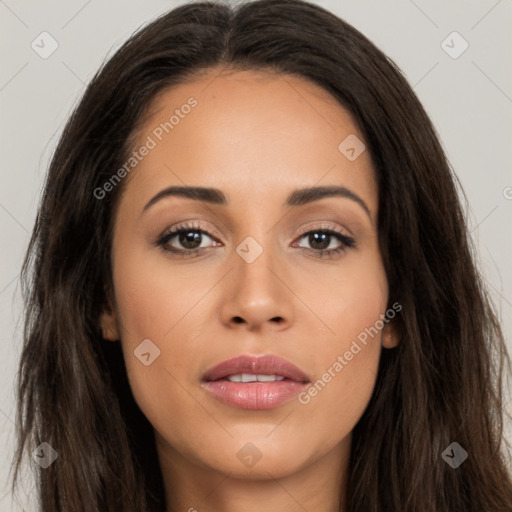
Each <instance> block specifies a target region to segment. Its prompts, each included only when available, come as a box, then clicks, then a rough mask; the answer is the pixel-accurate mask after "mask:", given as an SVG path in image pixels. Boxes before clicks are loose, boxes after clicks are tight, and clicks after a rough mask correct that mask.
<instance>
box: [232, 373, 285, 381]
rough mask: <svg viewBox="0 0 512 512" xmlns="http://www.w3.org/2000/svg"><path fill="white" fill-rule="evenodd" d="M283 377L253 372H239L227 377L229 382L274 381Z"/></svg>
mask: <svg viewBox="0 0 512 512" xmlns="http://www.w3.org/2000/svg"><path fill="white" fill-rule="evenodd" d="M283 379H284V377H282V376H281V375H254V374H253V373H239V374H237V375H230V376H229V377H228V380H229V381H230V382H274V381H277V380H283Z"/></svg>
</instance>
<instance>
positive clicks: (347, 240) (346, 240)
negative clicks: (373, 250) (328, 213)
mask: <svg viewBox="0 0 512 512" xmlns="http://www.w3.org/2000/svg"><path fill="white" fill-rule="evenodd" d="M189 232H196V233H201V234H205V235H207V236H208V237H210V238H212V239H214V237H213V236H212V235H210V234H209V233H208V232H207V231H205V230H203V229H201V227H200V226H199V225H197V224H192V225H189V224H182V225H180V226H178V227H175V228H173V229H172V230H170V231H167V232H164V233H163V234H162V235H160V237H159V238H158V240H156V242H155V245H156V246H157V247H161V249H162V250H163V251H166V252H170V253H173V254H175V255H177V256H179V257H182V258H186V257H194V255H197V253H198V252H199V251H201V250H202V249H209V247H199V248H196V249H175V248H172V247H166V244H167V243H168V242H169V241H170V240H172V239H173V238H174V237H175V236H177V235H179V234H181V233H189ZM311 233H322V234H324V235H328V236H334V237H336V238H337V239H338V240H339V241H340V242H341V245H340V247H338V248H337V249H329V250H326V249H321V250H318V249H308V248H307V247H300V249H303V250H304V251H306V252H308V253H310V252H313V253H316V254H315V255H314V257H316V258H333V257H335V256H337V255H338V254H341V253H344V252H345V251H347V250H348V249H353V248H356V247H357V243H356V241H355V240H354V239H353V238H351V237H349V236H347V235H345V234H343V233H341V232H339V231H337V230H334V229H332V228H331V227H325V226H320V227H318V228H316V229H310V230H307V231H304V232H302V233H301V234H300V235H299V239H302V238H304V236H306V235H309V234H311Z"/></svg>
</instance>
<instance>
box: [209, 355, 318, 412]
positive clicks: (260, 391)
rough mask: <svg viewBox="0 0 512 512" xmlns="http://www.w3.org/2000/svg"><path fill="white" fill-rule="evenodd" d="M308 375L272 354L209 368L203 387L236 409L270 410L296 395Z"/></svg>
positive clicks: (223, 363) (225, 362)
mask: <svg viewBox="0 0 512 512" xmlns="http://www.w3.org/2000/svg"><path fill="white" fill-rule="evenodd" d="M309 383H310V379H309V378H308V376H307V375H306V374H305V373H304V372H303V371H302V370H300V369H299V368H297V367H296V366H295V365H293V364H292V363H290V362H289V361H287V360H285V359H282V358H280V357H277V356H273V355H265V356H245V355H243V356H239V357H236V358H233V359H229V360H227V361H224V362H222V363H220V364H218V365H217V366H214V367H213V368H211V369H209V370H208V371H207V372H206V373H205V374H204V376H203V379H202V385H203V387H204V388H205V389H206V390H207V391H208V392H209V393H210V394H211V395H213V397H215V398H216V399H218V400H220V401H221V402H223V403H224V404H227V405H229V406H231V407H237V408H240V409H253V410H254V409H259V410H261V409H272V408H274V407H278V406H279V405H281V404H283V403H284V402H286V401H288V400H289V399H290V398H292V397H293V396H295V395H297V394H298V393H300V391H301V390H303V389H304V387H306V386H307V385H308V384H309Z"/></svg>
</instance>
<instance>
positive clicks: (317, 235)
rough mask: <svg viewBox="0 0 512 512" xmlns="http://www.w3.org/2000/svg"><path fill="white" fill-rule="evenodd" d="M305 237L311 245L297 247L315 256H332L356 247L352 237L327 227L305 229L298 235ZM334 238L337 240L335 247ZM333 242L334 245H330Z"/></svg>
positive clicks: (301, 237)
mask: <svg viewBox="0 0 512 512" xmlns="http://www.w3.org/2000/svg"><path fill="white" fill-rule="evenodd" d="M306 237H307V242H308V243H309V244H310V246H311V247H302V246H299V247H301V248H302V249H304V250H305V251H307V252H309V253H311V254H312V255H313V256H315V257H317V258H325V257H327V258H332V257H334V256H336V255H338V254H341V253H343V252H345V251H347V250H348V249H353V248H355V247H357V244H356V241H355V240H354V239H353V238H352V237H349V236H347V235H345V234H344V233H341V232H340V231H337V230H334V229H332V228H327V227H321V228H318V229H313V230H310V231H306V232H305V233H303V234H302V235H301V236H300V239H303V238H306ZM336 240H337V241H338V246H337V247H336ZM333 243H334V245H335V247H334V248H333V247H332V244H333Z"/></svg>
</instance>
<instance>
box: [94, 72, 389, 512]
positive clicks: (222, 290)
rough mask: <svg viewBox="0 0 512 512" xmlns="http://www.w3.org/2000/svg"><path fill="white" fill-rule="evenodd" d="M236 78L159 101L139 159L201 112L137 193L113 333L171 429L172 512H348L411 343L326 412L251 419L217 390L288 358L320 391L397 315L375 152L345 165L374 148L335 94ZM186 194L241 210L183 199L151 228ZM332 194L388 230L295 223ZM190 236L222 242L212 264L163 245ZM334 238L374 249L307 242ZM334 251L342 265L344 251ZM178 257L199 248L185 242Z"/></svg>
mask: <svg viewBox="0 0 512 512" xmlns="http://www.w3.org/2000/svg"><path fill="white" fill-rule="evenodd" d="M220 72H221V70H220V68H217V69H214V70H209V71H207V72H206V73H203V74H201V75H198V76H197V77H196V78H195V79H194V80H193V81H192V82H189V83H187V84H183V85H180V86H177V87H173V88H172V89H167V90H165V91H164V92H163V93H161V94H159V95H158V96H157V97H156V98H155V100H154V101H153V103H152V105H151V108H150V109H149V115H148V116H147V117H146V118H145V119H144V122H143V123H142V125H141V127H140V130H139V131H138V132H137V138H136V143H135V144H134V147H135V148H139V147H140V146H141V145H142V144H144V142H145V141H146V140H147V137H148V135H151V133H152V132H153V130H154V129H155V127H157V126H158V125H159V124H160V123H161V122H163V121H166V120H168V118H169V116H170V115H171V114H172V112H173V111H174V110H175V109H176V108H180V107H181V106H182V105H183V104H185V103H186V101H187V99H188V98H189V97H191V96H192V97H194V98H195V99H196V100H197V102H198V104H197V106H196V107H195V108H194V109H192V111H191V112H190V113H189V114H188V115H187V116H185V117H184V118H183V119H180V122H179V124H178V125H177V126H175V127H174V129H173V130H172V132H170V133H169V134H166V135H165V136H164V137H163V139H162V141H161V142H158V144H157V146H156V147H155V148H154V149H152V150H151V151H150V152H149V154H148V155H147V156H145V157H144V158H143V159H142V161H141V162H140V163H139V164H138V165H137V166H136V169H135V170H133V171H132V173H131V174H130V175H129V176H128V177H127V178H125V182H124V183H123V186H124V187H125V188H124V192H123V195H122V198H121V201H120V203H119V208H118V210H117V211H116V217H115V228H114V234H113V242H112V269H113V282H114V297H112V298H111V305H112V309H111V311H106V312H105V313H104V314H103V316H102V319H101V323H102V327H103V329H104V332H105V333H106V334H105V336H107V337H110V338H111V339H120V340H121V343H122V349H123V354H124V359H125V364H126V368H127V372H128V377H129V381H130V386H131V389H132V392H133V395H134V397H135V400H136V402H137V403H138V405H139V407H140V409H141V410H142V412H143V413H144V414H145V415H146V416H147V418H148V419H149V421H150V422H151V424H152V425H153V427H154V429H155V435H156V441H157V451H158V454H159V460H160V464H161V468H162V472H163V477H164V483H165V488H166V496H167V501H168V511H169V512H170V511H178V510H190V511H192V510H194V509H195V510H197V511H199V512H202V511H212V512H213V511H223V512H235V511H240V510H244V511H245V512H251V511H258V512H259V511H261V510H267V511H270V512H272V511H278V510H279V511H282V510H287V511H292V512H295V511H303V510H304V509H306V510H322V511H323V512H334V511H338V510H340V507H343V504H344V502H345V482H346V477H347V468H348V457H349V451H350V443H351V431H352V429H353V428H354V426H355V424H356V423H357V421H358V420H359V418H360V417H361V415H362V414H363V412H364V410H365V408H366V406H367V404H368V402H369V399H370V397H371V394H372V391H373V388H374V385H375V378H376V373H377V367H378V362H379V357H380V353H381V349H382V347H383V346H384V347H386V348H390V347H393V346H396V344H397V342H398V339H397V332H396V327H395V325H394V322H393V321H392V322H390V323H387V324H386V325H385V327H384V329H383V330H382V331H380V332H379V334H378V335H376V336H375V337H373V338H371V339H370V341H369V343H368V344H367V345H366V346H364V348H363V349H362V350H361V351H360V352H359V353H358V354H357V355H355V356H354V357H353V359H352V360H351V361H350V362H348V364H347V365H346V366H344V368H343V369H342V371H341V372H339V373H338V374H336V377H335V378H332V380H331V381H330V382H329V383H328V384H327V385H326V386H325V387H324V388H323V389H322V391H321V392H319V393H318V394H317V395H316V396H315V397H314V398H312V399H311V401H310V402H309V403H308V404H301V403H299V401H298V400H297V398H296V397H295V398H292V399H291V400H289V401H287V402H286V403H284V404H282V405H281V406H279V407H277V408H275V409H270V410H259V411H251V410H244V409H238V408H234V407H230V406H228V405H225V404H223V403H221V402H219V401H218V400H217V399H216V398H215V397H213V396H211V395H210V394H209V393H207V392H206V391H205V390H204V389H203V387H202V386H201V378H202V376H203V374H204V373H205V371H206V370H207V369H209V368H211V367H212V366H214V365H216V364H218V363H219V362H221V361H224V360H226V359H229V358H232V357H234V356H238V355H240V354H255V355H259V354H276V355H279V356H281V357H283V358H285V359H287V360H289V361H290V362H292V363H293V364H295V365H296V366H298V367H299V368H300V369H302V370H303V371H304V372H305V373H306V374H307V375H308V376H310V377H311V381H312V382H315V381H316V380H317V379H319V378H320V377H321V376H322V374H324V373H325V372H326V371H327V370H328V368H330V367H332V366H333V364H334V363H335V362H336V360H337V357H338V356H339V355H343V354H344V353H345V352H346V351H347V350H349V348H350V346H351V343H352V342H353V340H355V339H356V338H357V336H358V334H360V333H361V332H362V331H364V329H365V328H368V327H370V326H373V325H375V323H376V321H377V320H378V319H379V318H380V316H379V315H381V314H384V313H385V312H386V306H387V300H388V292H389V290H388V285H387V279H386V274H385V271H384V267H383V263H382V259H381V254H380V250H379V245H378V236H377V218H378V217H377V216H378V211H377V207H378V188H377V183H376V180H375V173H374V169H373V167H372V162H371V160H370V156H369V153H368V151H364V152H363V153H362V154H361V155H360V156H359V157H358V158H357V159H356V160H355V161H349V160H348V159H347V158H346V157H345V156H344V155H343V154H342V153H341V152H340V150H339V149H338V145H339V144H340V142H341V141H343V140H344V139H345V138H346V137H347V136H348V135H349V134H355V135H356V136H357V137H358V138H359V139H360V140H363V136H362V135H361V132H360V131H359V129H358V127H357V126H356V124H355V123H354V121H353V119H352V118H351V116H350V115H349V114H348V112H347V111H346V110H345V109H343V108H342V107H341V106H340V105H339V104H338V103H337V102H336V101H335V100H334V99H333V98H332V97H331V96H330V95H329V94H328V93H327V92H326V91H324V90H323V89H322V88H320V87H318V86H316V85H315V84H312V83H310V82H308V81H306V80H303V79H300V78H297V77H292V76H290V75H282V76H277V75H271V74H266V73H262V72H256V71H235V72H233V71H227V70H222V73H221V74H219V73H220ZM170 185H178V186H183V185H197V186H203V187H215V188H219V189H221V190H222V191H223V192H224V194H225V195H226V197H227V199H228V204H227V205H213V204H208V203H206V202H204V201H195V200H192V199H188V198H182V197H181V198H180V197H167V198H164V199H161V200H160V201H158V202H156V203H155V204H153V205H152V206H151V207H150V208H148V209H147V210H146V211H145V212H144V213H142V211H143V208H144V205H145V204H146V203H147V202H148V201H149V200H150V199H151V198H152V197H153V196H155V194H157V193H158V192H159V191H160V190H162V189H164V188H166V187H168V186H170ZM321 185H322V186H323V185H339V186H344V187H347V188H349V189H350V190H351V191H353V192H354V193H355V194H357V195H358V196H359V197H360V198H361V199H362V200H363V201H364V202H365V203H366V205H367V206H368V208H369V211H370V215H368V214H367V213H366V212H365V210H364V209H363V208H362V207H361V206H360V205H359V204H358V203H357V202H355V201H353V200H351V199H349V198H341V197H330V198H323V199H321V200H319V201H315V202H312V203H310V204H306V205H302V206H294V207H286V206H283V203H284V201H285V199H286V198H287V196H288V195H289V194H290V193H291V192H292V191H293V190H295V189H298V188H303V187H308V186H321ZM183 221H187V222H188V223H189V224H190V223H191V222H194V223H199V224H200V227H201V229H203V230H205V231H207V232H208V235H204V234H203V235H202V239H201V244H200V245H201V247H207V248H206V249H202V251H203V252H202V253H199V255H198V256H195V257H194V256H192V257H190V256H189V257H187V258H180V257H178V256H176V255H173V254H172V253H169V252H165V251H164V250H163V249H162V247H158V246H156V245H155V241H156V240H157V239H158V238H159V236H160V235H161V234H162V233H163V232H164V231H166V230H167V229H169V228H173V227H176V226H179V223H182V222H183ZM320 227H324V228H325V227H328V228H331V229H335V230H341V231H342V232H343V233H344V234H346V235H348V236H351V237H353V238H354V239H355V240H356V242H357V247H356V248H348V249H347V250H346V251H345V252H342V253H340V254H338V255H335V256H334V257H332V258H319V257H318V252H319V249H315V248H314V246H312V245H311V241H310V240H308V236H307V235H306V236H304V235H302V234H301V230H304V231H306V230H307V231H311V230H315V229H316V231H315V232H317V231H318V229H319V228H320ZM306 228H307V229H306ZM247 236H251V237H253V238H254V239H255V240H256V241H257V242H258V244H259V245H260V246H261V247H262V249H263V252H262V254H261V255H260V256H259V257H258V258H257V259H256V260H255V261H253V262H252V263H248V262H247V261H245V260H244V259H243V258H242V257H240V256H239V254H238V253H237V252H236V248H237V246H239V244H240V243H241V242H242V241H243V240H244V239H245V238H246V237H247ZM183 240H184V239H183V238H181V242H183ZM330 240H331V242H330V243H329V245H328V248H329V249H334V248H337V247H339V246H340V245H342V243H341V242H340V241H339V240H338V239H337V238H335V237H331V238H330ZM215 242H217V244H215ZM167 245H168V246H169V245H171V246H173V247H174V248H177V249H183V248H184V246H183V245H182V244H181V243H180V239H179V238H178V237H177V236H176V237H174V238H173V239H172V240H170V241H169V242H168V243H167ZM325 246H327V243H326V245H325ZM325 246H324V247H325ZM301 247H302V248H301ZM312 247H313V248H312ZM304 248H305V249H304ZM315 251H316V253H315ZM315 254H316V256H315ZM237 317H239V318H241V319H243V321H237ZM275 317H280V319H281V320H280V322H276V321H274V320H272V319H273V318H275ZM147 338H149V339H150V340H151V341H152V343H154V344H155V345H156V346H157V347H158V348H159V349H160V356H159V357H158V358H157V359H155V360H154V362H152V363H151V364H150V365H149V366H145V365H144V364H142V363H141V361H140V360H139V359H138V358H137V357H135V356H134V350H135V349H136V348H137V346H138V345H139V344H140V343H141V342H142V340H145V339H147ZM247 442H251V443H252V444H253V445H255V446H256V447H257V449H258V450H259V452H260V453H261V455H262V456H261V459H260V460H259V461H258V462H257V463H256V464H255V465H253V466H252V467H247V466H246V465H245V464H244V463H242V461H241V460H240V459H239V457H237V452H238V451H239V450H240V449H241V448H242V447H243V446H244V445H245V444H246V443H247Z"/></svg>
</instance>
